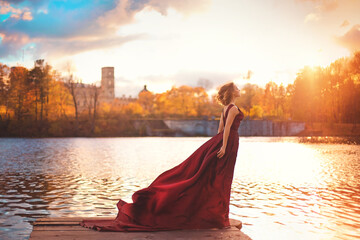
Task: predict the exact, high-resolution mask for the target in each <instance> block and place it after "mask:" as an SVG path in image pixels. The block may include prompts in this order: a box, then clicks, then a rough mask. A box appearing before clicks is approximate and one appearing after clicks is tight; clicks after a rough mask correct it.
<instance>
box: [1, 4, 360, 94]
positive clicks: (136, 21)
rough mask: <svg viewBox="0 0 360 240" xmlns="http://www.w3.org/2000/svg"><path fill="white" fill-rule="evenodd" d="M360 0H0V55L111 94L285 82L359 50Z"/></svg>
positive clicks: (210, 90)
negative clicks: (106, 81) (108, 71)
mask: <svg viewBox="0 0 360 240" xmlns="http://www.w3.org/2000/svg"><path fill="white" fill-rule="evenodd" d="M359 12H360V0H341V1H340V0H257V1H252V0H181V1H180V0H118V1H114V0H103V1H99V0H96V1H88V0H75V1H67V0H52V1H50V0H31V1H29V0H26V1H25V0H0V62H1V63H4V64H7V65H9V66H17V65H21V66H25V67H28V68H31V67H33V66H34V61H35V60H36V59H45V61H46V62H47V63H48V64H50V65H51V66H53V67H54V69H56V70H58V71H60V72H62V73H63V74H64V75H65V74H66V73H68V72H71V73H73V74H74V75H75V76H76V77H77V78H78V79H81V81H82V82H84V83H98V84H99V83H100V80H101V68H102V67H106V66H113V67H114V68H115V95H116V96H117V97H121V96H123V95H125V96H129V95H131V96H135V97H136V96H137V94H138V92H139V91H140V90H141V89H142V88H143V86H144V85H145V84H146V85H147V89H148V90H150V91H152V92H154V93H159V92H164V91H166V90H168V89H170V88H171V87H172V86H176V87H179V86H181V85H189V86H192V87H195V86H202V87H204V88H205V89H206V90H207V92H208V93H209V94H213V93H215V92H216V89H217V88H218V87H219V86H220V85H221V84H224V83H227V82H229V81H234V82H235V83H236V84H237V85H238V86H239V87H241V86H243V85H244V84H246V83H252V84H257V85H259V86H261V87H264V86H265V84H266V83H267V82H269V81H274V82H276V83H277V84H281V83H283V84H284V85H287V84H289V83H293V81H294V80H295V78H296V73H297V72H298V71H299V70H300V69H301V68H303V67H305V66H323V67H325V66H327V65H329V64H330V63H331V62H333V61H335V60H336V59H338V58H341V57H347V56H351V54H352V53H353V52H354V51H356V50H360V14H359Z"/></svg>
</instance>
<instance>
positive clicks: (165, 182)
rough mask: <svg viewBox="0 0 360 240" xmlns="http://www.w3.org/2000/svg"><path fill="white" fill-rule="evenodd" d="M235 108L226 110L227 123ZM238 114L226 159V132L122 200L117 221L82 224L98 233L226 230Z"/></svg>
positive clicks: (241, 116)
mask: <svg viewBox="0 0 360 240" xmlns="http://www.w3.org/2000/svg"><path fill="white" fill-rule="evenodd" d="M233 106H234V105H230V106H229V107H228V109H227V110H226V112H225V116H224V124H225V122H226V117H227V114H228V111H229V109H230V108H231V107H233ZM243 117H244V114H243V113H242V112H241V111H240V109H239V113H238V114H237V115H236V117H235V119H234V121H233V123H232V125H231V128H230V133H229V138H228V144H227V147H226V151H225V155H224V156H223V157H222V158H220V159H219V158H217V155H216V154H217V152H218V151H219V150H220V148H221V146H222V142H223V131H221V132H220V133H218V134H216V135H215V136H213V137H212V138H211V139H209V140H208V141H206V142H205V143H204V144H203V145H202V146H200V147H199V148H198V149H197V150H196V151H195V152H194V153H192V154H191V155H190V156H189V157H188V158H187V159H186V160H185V161H183V162H182V163H180V164H179V165H177V166H175V167H173V168H171V169H169V170H167V171H165V172H163V173H162V174H160V175H159V176H158V177H157V178H156V179H155V180H154V181H153V182H152V183H151V184H150V185H149V186H148V187H147V188H144V189H141V190H138V191H136V192H135V193H134V194H133V195H132V200H133V203H127V202H125V201H123V200H120V201H119V202H118V203H117V208H118V210H119V212H118V214H117V217H116V218H115V219H114V220H86V219H83V221H82V222H80V225H81V226H83V227H87V228H91V229H95V230H98V231H160V230H176V229H205V228H224V227H228V226H229V225H230V224H229V203H230V190H231V184H232V179H233V173H234V167H235V161H236V157H237V151H238V146H239V135H238V128H239V125H240V122H241V120H242V119H243Z"/></svg>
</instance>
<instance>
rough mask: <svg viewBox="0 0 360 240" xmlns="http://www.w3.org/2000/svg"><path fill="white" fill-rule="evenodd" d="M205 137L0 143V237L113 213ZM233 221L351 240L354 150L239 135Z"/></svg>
mask: <svg viewBox="0 0 360 240" xmlns="http://www.w3.org/2000/svg"><path fill="white" fill-rule="evenodd" d="M208 139H209V137H138V138H137V137H134V138H132V137H131V138H42V139H27V138H2V139H0V239H4V240H5V239H28V238H29V235H30V233H31V231H32V225H31V222H33V221H35V220H36V219H37V218H42V217H75V216H88V217H94V216H114V215H116V214H117V208H116V203H117V202H118V200H119V199H120V198H121V199H123V200H125V201H130V202H131V195H132V193H134V192H135V191H136V190H139V189H141V188H144V187H147V186H148V185H149V184H150V183H151V182H152V181H153V180H154V179H155V178H156V177H157V176H158V175H159V174H160V173H162V172H163V171H165V170H167V169H170V168H172V167H174V166H175V165H178V164H179V163H181V162H182V161H183V160H185V159H186V158H187V157H188V156H190V154H191V153H192V152H193V151H195V150H196V149H197V148H198V147H200V146H201V145H202V144H203V143H205V142H206V141H207V140H208ZM230 217H231V218H234V219H239V220H241V221H242V222H243V229H242V231H243V232H245V233H246V234H248V235H249V236H250V237H252V238H253V239H254V240H255V239H292V240H293V239H358V237H359V236H360V145H357V144H339V143H326V144H325V143H304V142H303V141H300V138H297V137H240V143H239V152H238V158H237V162H236V166H235V172H234V179H233V184H232V193H231V202H230Z"/></svg>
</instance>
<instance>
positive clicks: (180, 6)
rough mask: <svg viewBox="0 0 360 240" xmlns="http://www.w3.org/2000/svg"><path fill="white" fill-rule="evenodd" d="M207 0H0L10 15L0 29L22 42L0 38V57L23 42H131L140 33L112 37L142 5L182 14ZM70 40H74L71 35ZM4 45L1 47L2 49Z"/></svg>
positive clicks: (80, 45) (50, 50) (40, 48)
mask: <svg viewBox="0 0 360 240" xmlns="http://www.w3.org/2000/svg"><path fill="white" fill-rule="evenodd" d="M209 1H210V0H192V1H190V0H183V1H178V0H117V1H115V0H108V1H87V0H79V1H49V0H32V1H25V0H0V12H4V13H7V14H9V13H10V14H11V17H8V18H6V19H5V20H4V21H3V22H1V24H0V34H2V35H4V36H7V38H8V39H12V38H11V37H10V36H26V38H24V39H26V40H27V41H23V45H21V44H19V43H20V42H19V41H18V42H12V41H11V40H10V41H5V42H4V41H2V42H0V49H3V50H2V51H0V57H8V56H10V55H16V52H17V51H21V48H22V47H24V46H25V44H29V43H35V44H36V45H35V48H36V49H35V52H36V54H37V55H39V54H41V53H45V52H46V53H47V55H48V56H52V55H58V54H59V52H60V49H61V50H64V53H65V54H73V53H79V52H81V51H87V50H93V49H97V48H98V49H101V48H103V47H109V46H112V45H113V44H114V45H113V46H116V45H119V44H123V43H124V42H127V41H133V40H136V39H139V38H140V37H142V36H143V37H146V36H144V35H141V34H139V35H136V36H118V35H116V32H117V30H118V29H119V28H120V27H121V26H123V25H126V24H130V23H132V22H134V19H135V15H136V14H137V13H138V12H140V11H142V10H143V9H145V8H146V9H150V10H155V11H158V12H160V13H161V14H163V15H166V14H167V10H168V9H169V8H173V9H176V10H177V11H179V12H181V13H183V14H190V13H192V12H196V11H200V10H202V9H204V8H205V7H206V6H207V5H208V4H209ZM74 39H75V40H74ZM4 49H7V50H4Z"/></svg>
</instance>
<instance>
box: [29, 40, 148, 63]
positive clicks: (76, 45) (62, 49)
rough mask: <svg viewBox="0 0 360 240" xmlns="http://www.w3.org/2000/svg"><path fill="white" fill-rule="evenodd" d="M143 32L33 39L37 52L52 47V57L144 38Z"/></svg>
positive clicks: (114, 45) (109, 46)
mask: <svg viewBox="0 0 360 240" xmlns="http://www.w3.org/2000/svg"><path fill="white" fill-rule="evenodd" d="M145 37H146V35H145V34H134V35H128V36H109V37H103V38H92V39H86V40H81V39H58V38H55V39H40V40H35V42H38V44H39V48H38V50H37V53H38V54H41V53H43V52H46V51H48V50H49V49H52V52H51V56H52V57H62V56H64V55H74V54H77V53H80V52H83V51H90V50H94V49H99V48H102V49H105V48H112V47H116V46H120V45H123V44H125V43H127V42H130V41H134V40H137V39H143V38H145Z"/></svg>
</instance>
